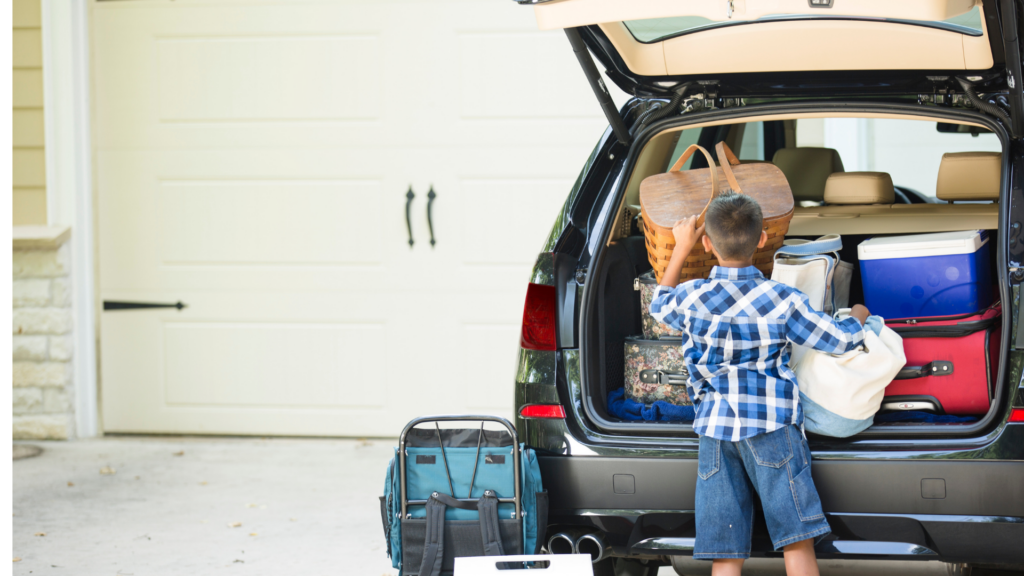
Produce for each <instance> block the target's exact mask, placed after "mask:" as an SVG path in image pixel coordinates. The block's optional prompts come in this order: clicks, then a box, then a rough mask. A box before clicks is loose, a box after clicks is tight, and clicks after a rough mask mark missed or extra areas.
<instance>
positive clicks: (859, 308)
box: [850, 304, 871, 326]
mask: <svg viewBox="0 0 1024 576" xmlns="http://www.w3.org/2000/svg"><path fill="white" fill-rule="evenodd" d="M850 316H852V317H853V318H856V319H857V321H858V322H860V325H861V326H863V325H864V322H865V321H866V320H867V319H868V316H871V311H870V310H868V307H867V306H864V305H863V304H854V305H853V308H852V309H851V310H850Z"/></svg>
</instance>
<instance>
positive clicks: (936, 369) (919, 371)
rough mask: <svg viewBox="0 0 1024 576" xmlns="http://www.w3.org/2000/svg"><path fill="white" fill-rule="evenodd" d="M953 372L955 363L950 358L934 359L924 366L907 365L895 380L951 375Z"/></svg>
mask: <svg viewBox="0 0 1024 576" xmlns="http://www.w3.org/2000/svg"><path fill="white" fill-rule="evenodd" d="M952 373H953V363H952V362H949V361H948V360H932V361H931V362H929V363H927V364H925V365H924V366H905V367H904V368H902V369H901V370H900V371H899V372H898V373H897V374H896V377H895V378H893V380H911V379H914V378H924V377H926V376H949V375H950V374H952Z"/></svg>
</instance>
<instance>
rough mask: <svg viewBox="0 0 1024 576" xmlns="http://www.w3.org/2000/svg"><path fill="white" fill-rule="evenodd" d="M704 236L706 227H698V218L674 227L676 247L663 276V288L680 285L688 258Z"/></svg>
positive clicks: (673, 233) (679, 223) (689, 219)
mask: <svg viewBox="0 0 1024 576" xmlns="http://www.w3.org/2000/svg"><path fill="white" fill-rule="evenodd" d="M702 234H704V226H703V225H701V226H700V227H699V228H698V227H697V217H696V216H690V217H689V218H683V219H682V220H680V221H678V222H676V223H675V225H674V226H673V227H672V236H674V237H675V240H676V247H675V248H673V249H672V257H671V258H669V261H668V267H667V268H665V273H664V274H663V275H662V276H661V282H659V284H661V285H662V286H667V287H669V288H675V287H676V285H677V284H679V273H680V272H682V270H683V264H684V263H686V257H687V256H689V255H690V251H691V250H693V245H694V244H696V243H697V240H698V239H699V238H700V237H701V235H702Z"/></svg>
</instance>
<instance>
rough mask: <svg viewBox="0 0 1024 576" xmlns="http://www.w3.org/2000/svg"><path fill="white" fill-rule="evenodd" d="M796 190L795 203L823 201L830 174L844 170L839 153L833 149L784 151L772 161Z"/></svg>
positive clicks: (780, 150) (790, 186) (791, 149)
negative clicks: (826, 182)
mask: <svg viewBox="0 0 1024 576" xmlns="http://www.w3.org/2000/svg"><path fill="white" fill-rule="evenodd" d="M772 164H775V165H776V166H778V167H779V170H782V173H783V174H785V175H786V180H788V181H789V188H790V189H791V190H793V200H795V201H796V202H797V203H799V202H800V201H802V200H810V201H813V202H821V201H822V199H823V198H824V197H825V180H827V179H828V176H829V174H832V173H834V172H842V171H843V161H842V160H841V159H840V158H839V152H836V151H835V150H834V149H832V148H780V149H779V150H777V151H776V152H775V156H774V157H773V158H772Z"/></svg>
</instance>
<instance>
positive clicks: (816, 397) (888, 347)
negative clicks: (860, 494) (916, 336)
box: [793, 309, 907, 438]
mask: <svg viewBox="0 0 1024 576" xmlns="http://www.w3.org/2000/svg"><path fill="white" fill-rule="evenodd" d="M848 315H849V309H843V310H840V311H839V313H838V314H837V315H836V318H837V319H841V318H842V317H845V316H848ZM906 363H907V357H906V356H905V355H904V353H903V339H902V338H900V336H899V334H897V333H896V332H894V331H893V330H892V329H891V328H889V327H887V326H886V325H885V323H884V321H883V320H882V318H881V317H880V316H871V317H869V318H868V321H867V323H866V325H865V326H864V345H863V346H861V347H859V348H858V349H857V350H852V351H850V352H847V353H845V354H841V355H838V356H835V355H832V354H826V353H824V352H819V351H817V350H810V351H808V352H807V353H806V354H804V355H803V356H802V357H801V359H800V361H799V362H798V363H797V364H796V366H795V367H794V369H793V371H794V372H795V373H796V381H797V388H798V389H799V391H800V404H801V405H802V406H803V409H804V428H805V429H806V430H809V431H811V432H814V433H815V434H823V435H825V436H833V437H836V438H846V437H848V436H853V435H854V434H856V433H858V432H860V431H862V430H864V429H865V428H867V427H868V426H871V423H872V421H873V420H874V416H875V413H876V412H878V410H879V409H880V408H881V407H882V399H883V397H884V396H885V387H886V386H888V385H889V383H890V382H892V379H893V378H895V377H896V374H897V373H899V371H900V369H901V368H903V365H904V364H906Z"/></svg>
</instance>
